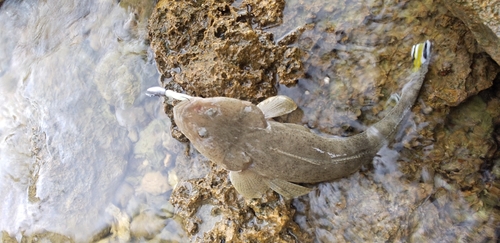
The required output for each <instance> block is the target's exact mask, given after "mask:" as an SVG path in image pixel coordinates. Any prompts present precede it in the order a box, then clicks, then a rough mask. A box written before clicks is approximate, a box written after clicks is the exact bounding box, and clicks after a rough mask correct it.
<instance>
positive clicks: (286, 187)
mask: <svg viewBox="0 0 500 243" xmlns="http://www.w3.org/2000/svg"><path fill="white" fill-rule="evenodd" d="M268 185H269V187H270V188H271V189H273V191H275V192H277V193H279V194H281V195H282V196H283V197H285V198H286V199H292V198H295V197H298V196H302V195H304V194H307V193H309V192H310V191H311V190H312V189H311V188H307V187H304V186H299V185H297V184H294V183H291V182H288V181H285V180H281V179H271V180H269V181H268Z"/></svg>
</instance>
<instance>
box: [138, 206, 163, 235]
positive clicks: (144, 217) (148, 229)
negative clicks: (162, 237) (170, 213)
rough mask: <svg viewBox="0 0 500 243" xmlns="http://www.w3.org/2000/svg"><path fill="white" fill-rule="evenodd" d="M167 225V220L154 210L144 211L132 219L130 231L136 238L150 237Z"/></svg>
mask: <svg viewBox="0 0 500 243" xmlns="http://www.w3.org/2000/svg"><path fill="white" fill-rule="evenodd" d="M163 227H165V220H164V219H161V218H160V217H158V216H157V215H156V214H154V213H153V212H148V211H146V212H142V213H140V214H139V215H137V216H136V217H134V219H133V220H132V223H131V224H130V233H131V234H132V236H133V237H135V238H136V239H140V238H146V239H150V238H152V237H153V236H155V235H156V234H158V233H160V231H161V230H162V229H163Z"/></svg>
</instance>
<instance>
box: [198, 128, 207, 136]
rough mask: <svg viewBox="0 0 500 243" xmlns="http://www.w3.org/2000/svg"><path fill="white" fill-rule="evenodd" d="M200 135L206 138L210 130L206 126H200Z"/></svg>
mask: <svg viewBox="0 0 500 243" xmlns="http://www.w3.org/2000/svg"><path fill="white" fill-rule="evenodd" d="M198 136H200V138H206V137H208V131H207V129H206V128H204V127H200V128H198Z"/></svg>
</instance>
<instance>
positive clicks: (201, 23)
mask: <svg viewBox="0 0 500 243" xmlns="http://www.w3.org/2000/svg"><path fill="white" fill-rule="evenodd" d="M232 2H233V1H201V2H197V3H196V4H194V3H192V2H189V1H175V2H171V1H160V2H159V3H158V4H157V8H156V9H155V11H154V13H153V15H152V16H151V18H150V22H149V31H150V32H149V38H150V40H151V47H152V48H153V50H154V51H155V56H156V61H157V63H158V69H159V70H160V72H161V73H162V75H163V77H164V78H166V79H168V80H170V81H168V82H167V83H165V84H164V85H165V86H168V88H170V89H175V90H179V88H178V87H179V86H176V85H180V87H182V88H183V89H184V90H185V91H186V92H187V93H188V94H191V95H195V96H202V97H211V96H227V97H235V98H240V99H245V100H251V101H254V102H255V101H259V100H263V99H264V98H267V97H269V96H272V95H275V94H276V84H277V81H278V80H277V78H276V77H277V75H281V74H282V75H281V76H280V77H279V78H278V79H279V80H280V81H281V82H283V83H290V82H292V83H293V82H295V81H296V79H297V78H298V77H299V76H300V75H302V72H301V71H302V69H301V65H300V62H299V60H297V59H294V58H295V57H297V56H296V55H293V53H294V52H296V51H298V50H297V49H293V48H292V49H289V48H287V47H286V46H279V45H276V44H275V43H274V41H273V39H274V38H273V35H272V34H271V33H268V32H265V31H263V30H261V29H260V28H259V27H258V26H266V25H271V24H277V23H279V22H280V20H281V17H280V16H281V12H282V9H283V7H284V2H283V1H270V2H268V1H266V2H265V3H260V2H252V1H248V2H245V1H244V2H243V3H242V4H241V7H239V8H238V7H235V6H233V5H231V3H232ZM268 11H271V13H272V14H269V12H268ZM252 23H255V24H256V25H258V26H255V27H256V28H254V27H253V25H252ZM285 52H287V54H286V55H287V57H288V59H294V60H288V61H287V63H282V60H283V56H284V55H285ZM292 63H293V65H291V64H292ZM283 65H285V66H286V67H282V66H283ZM278 68H281V69H283V70H287V72H280V73H278V72H277V69H278Z"/></svg>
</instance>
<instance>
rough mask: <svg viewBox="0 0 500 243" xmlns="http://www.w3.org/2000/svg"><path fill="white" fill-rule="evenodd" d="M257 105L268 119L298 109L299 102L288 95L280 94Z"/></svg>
mask: <svg viewBox="0 0 500 243" xmlns="http://www.w3.org/2000/svg"><path fill="white" fill-rule="evenodd" d="M257 107H259V109H260V110H261V111H262V113H264V117H265V118H266V119H268V118H273V117H278V116H282V115H285V114H288V113H290V112H292V111H294V110H295V109H297V104H295V102H294V101H293V100H292V99H291V98H290V97H288V96H284V95H278V96H273V97H269V98H267V99H265V100H264V101H262V102H260V103H259V104H258V105H257Z"/></svg>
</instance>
